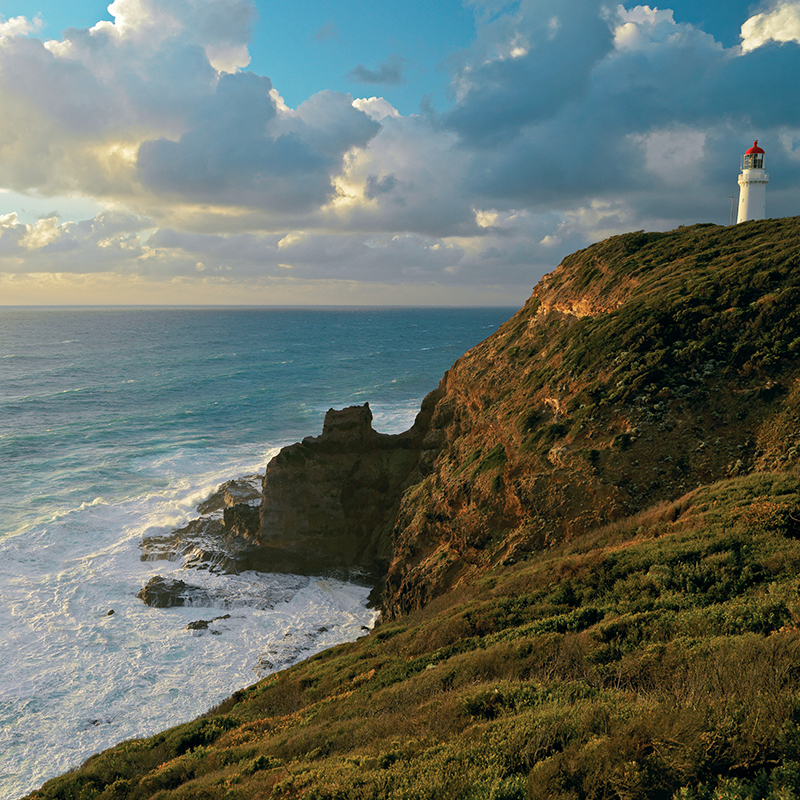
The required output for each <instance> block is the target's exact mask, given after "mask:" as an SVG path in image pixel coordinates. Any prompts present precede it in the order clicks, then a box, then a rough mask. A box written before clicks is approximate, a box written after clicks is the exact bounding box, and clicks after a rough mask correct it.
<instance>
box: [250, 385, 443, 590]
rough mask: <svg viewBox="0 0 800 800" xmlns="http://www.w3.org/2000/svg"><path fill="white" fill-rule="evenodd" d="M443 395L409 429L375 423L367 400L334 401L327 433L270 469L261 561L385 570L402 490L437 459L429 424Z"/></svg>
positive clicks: (307, 569)
mask: <svg viewBox="0 0 800 800" xmlns="http://www.w3.org/2000/svg"><path fill="white" fill-rule="evenodd" d="M436 396H438V395H434V396H432V397H431V399H430V400H428V401H427V402H426V403H424V404H423V408H422V411H421V412H420V414H419V416H418V418H417V421H416V423H415V424H414V426H413V427H412V428H411V429H410V430H408V431H406V432H405V433H401V434H396V435H389V434H382V433H377V432H376V431H374V430H373V429H372V412H371V411H370V408H369V404H367V403H365V404H364V405H363V406H351V407H349V408H345V409H343V410H341V411H335V410H334V409H330V410H329V411H328V413H327V414H326V415H325V422H324V425H323V429H322V434H321V435H320V436H317V437H307V438H305V439H304V440H303V441H302V442H301V443H297V444H293V445H290V446H288V447H284V448H283V449H282V450H281V451H280V453H279V454H278V455H277V456H275V458H273V459H272V461H271V462H270V463H269V465H268V466H267V471H266V474H265V476H264V487H263V494H262V499H261V525H260V530H259V533H258V537H257V538H258V551H259V555H258V560H259V563H260V565H261V567H262V568H263V569H270V570H274V571H286V572H297V573H300V574H313V573H315V572H328V571H330V570H332V569H333V570H337V569H339V570H342V569H347V570H349V569H353V568H355V569H357V570H362V571H363V572H365V573H367V574H368V575H370V576H376V575H379V574H382V573H383V572H385V569H386V567H387V565H388V563H389V560H390V558H391V535H390V534H391V530H392V526H393V524H394V519H395V515H396V511H397V504H398V502H399V500H400V497H401V494H402V492H403V490H404V489H405V488H406V487H407V486H408V485H410V484H411V483H413V482H416V481H419V480H420V479H421V478H422V477H423V475H424V473H425V471H426V469H427V468H428V467H427V465H429V464H430V463H431V461H432V453H431V452H430V448H431V446H432V445H431V442H430V441H428V440H427V439H425V431H426V428H427V423H428V420H429V418H430V410H431V407H432V405H433V403H434V402H435V398H436Z"/></svg>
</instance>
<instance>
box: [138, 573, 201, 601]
mask: <svg viewBox="0 0 800 800" xmlns="http://www.w3.org/2000/svg"><path fill="white" fill-rule="evenodd" d="M136 596H137V597H138V598H139V599H140V600H142V601H143V602H144V603H146V604H147V605H148V606H152V607H153V608H175V607H176V606H188V605H192V606H208V605H211V599H210V598H209V596H208V593H207V592H206V590H205V589H203V588H202V587H201V586H192V585H190V584H188V583H184V581H180V580H175V579H174V578H164V577H162V576H161V575H154V576H153V577H152V578H150V580H149V581H147V583H146V584H145V585H144V586H143V587H142V588H141V589H140V591H139V593H138V594H137V595H136Z"/></svg>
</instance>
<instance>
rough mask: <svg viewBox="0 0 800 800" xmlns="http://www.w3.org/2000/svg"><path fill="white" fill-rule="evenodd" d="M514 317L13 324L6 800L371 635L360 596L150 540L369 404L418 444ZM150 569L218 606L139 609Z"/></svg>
mask: <svg viewBox="0 0 800 800" xmlns="http://www.w3.org/2000/svg"><path fill="white" fill-rule="evenodd" d="M514 310H515V309H509V308H484V309H452V308H450V309H430V308H424V309H391V308H382V309H377V308H325V309H275V308H273V309H263V308H252V309H246V308H235V309H230V308H219V309H212V308H203V309H199V308H172V309H168V308H144V309H133V308H0V645H1V647H0V649H1V650H2V658H0V798H3V799H4V800H5V799H6V798H15V797H19V796H21V795H22V794H24V793H26V792H28V791H30V790H32V789H33V788H35V787H37V786H38V785H40V784H41V783H42V782H43V781H45V780H47V779H48V778H50V777H52V776H54V775H57V774H60V773H62V772H64V771H66V770H67V769H69V768H71V767H73V766H75V765H77V764H79V763H81V762H82V761H83V760H85V759H86V758H87V757H88V756H89V755H90V754H91V753H93V752H96V751H98V750H101V749H103V748H105V747H108V746H110V745H112V744H114V743H115V742H118V741H121V740H124V739H127V738H131V737H133V736H144V735H149V734H152V733H155V732H156V731H158V730H161V729H163V728H165V727H167V726H169V725H174V724H177V723H179V722H182V721H186V720H188V719H192V718H193V717H195V716H197V715H198V714H200V713H202V712H203V711H204V710H206V709H207V708H209V707H211V706H213V705H214V704H216V703H218V702H219V701H220V700H222V699H223V698H224V697H226V696H228V695H229V694H231V693H232V692H233V691H234V690H236V689H237V688H240V687H242V686H246V685H249V684H251V683H253V682H255V681H256V680H257V679H258V678H259V677H260V676H262V675H263V674H265V672H266V671H268V669H270V668H282V667H283V666H286V665H288V664H290V663H292V662H293V661H296V660H298V659H299V658H304V657H307V656H308V655H311V654H312V653H314V652H317V651H319V650H321V649H323V648H325V647H329V646H331V645H333V644H336V643H339V642H341V641H346V640H350V639H353V638H356V637H357V636H359V635H362V633H363V632H364V629H365V628H368V627H369V626H370V625H371V624H372V622H373V621H374V616H373V613H374V612H373V611H372V610H371V609H368V608H367V607H366V597H367V593H368V589H367V588H365V587H363V586H358V585H355V584H349V583H344V582H341V581H337V580H333V579H329V578H325V577H319V578H307V577H305V578H304V577H299V576H277V575H269V574H263V573H245V574H242V575H237V576H222V575H214V574H209V573H205V572H204V573H200V572H196V571H193V572H192V574H191V576H190V577H189V576H187V575H186V574H185V571H184V574H180V575H179V574H178V573H179V566H178V565H177V564H171V563H170V562H164V561H160V562H152V561H142V560H141V558H140V555H141V551H140V548H139V544H140V542H141V540H142V538H143V537H144V536H147V535H153V534H158V533H166V532H169V531H170V530H172V529H173V528H175V527H178V526H180V525H182V524H184V523H185V522H186V521H187V520H189V519H191V518H192V517H193V516H196V506H197V503H198V502H200V501H202V500H203V499H205V497H207V496H208V494H209V493H210V492H211V491H213V490H214V489H215V488H216V487H217V486H218V485H219V484H220V483H222V482H224V481H225V480H228V479H231V478H237V477H242V476H245V475H252V474H255V473H263V471H264V468H265V466H266V463H267V462H268V460H269V459H270V458H271V457H272V456H273V455H274V454H275V453H276V452H277V450H278V449H279V448H280V447H281V446H283V445H285V444H288V443H290V442H293V441H297V440H299V439H301V438H302V437H304V436H308V435H317V434H318V433H319V432H320V431H321V429H322V420H323V417H324V414H325V411H326V410H327V409H328V408H330V407H335V408H341V407H344V406H347V405H354V404H363V403H364V402H367V401H368V402H369V404H370V407H371V408H372V411H373V415H374V422H373V425H374V427H375V428H376V430H379V431H382V432H386V433H395V432H398V431H401V430H404V429H406V428H408V427H409V426H410V425H411V423H412V422H413V419H414V416H415V415H416V413H417V411H418V410H419V404H420V402H421V400H422V398H423V397H424V396H425V394H426V393H427V392H429V391H430V390H432V389H434V388H435V387H436V385H437V384H438V381H439V379H440V378H441V376H442V374H443V373H444V371H445V370H446V369H448V368H449V367H450V365H451V364H452V363H453V362H454V361H455V360H456V359H457V358H458V357H459V356H460V355H461V354H462V353H463V352H465V351H466V350H467V349H469V348H470V347H471V346H473V345H474V344H476V343H477V342H479V341H481V340H482V339H484V338H486V337H487V336H489V335H490V334H491V333H493V332H494V331H495V330H496V329H497V328H498V327H499V325H500V324H502V323H503V322H504V321H505V320H506V319H508V318H509V316H511V314H512V313H513V311H514ZM155 574H161V575H167V576H173V577H182V578H183V579H185V580H187V582H191V583H196V584H200V585H203V586H205V587H206V588H208V589H209V590H210V591H211V593H212V594H213V595H214V596H215V597H217V598H218V601H216V604H215V606H214V607H203V608H196V607H195V608H191V607H188V608H187V607H183V608H173V609H154V608H150V607H148V606H145V605H144V604H143V603H142V602H141V600H139V599H138V598H137V597H136V593H137V592H138V591H139V589H140V588H141V586H142V584H144V583H145V582H146V581H147V580H148V578H150V577H152V576H153V575H155ZM112 609H113V611H114V613H113V614H112V615H109V614H108V612H109V611H110V610H112ZM225 614H228V615H229V617H228V618H227V619H224V620H221V621H219V622H217V623H215V626H212V628H211V629H210V630H209V632H207V633H206V634H204V635H201V632H199V631H189V630H187V629H186V625H187V624H188V622H191V621H194V620H197V619H212V618H213V617H215V616H223V615H225ZM213 634H217V635H213Z"/></svg>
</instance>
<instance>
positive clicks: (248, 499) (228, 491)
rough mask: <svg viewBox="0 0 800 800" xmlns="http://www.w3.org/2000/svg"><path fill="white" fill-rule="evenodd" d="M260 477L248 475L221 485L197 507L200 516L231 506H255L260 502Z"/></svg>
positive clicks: (261, 477) (261, 478)
mask: <svg viewBox="0 0 800 800" xmlns="http://www.w3.org/2000/svg"><path fill="white" fill-rule="evenodd" d="M262 480H263V476H262V475H248V476H246V477H244V478H236V479H235V480H232V481H226V482H225V483H223V484H222V485H221V486H220V487H219V488H218V489H217V490H216V491H215V492H214V493H213V494H212V495H211V496H210V497H208V498H207V499H206V500H204V501H203V502H202V503H200V504H199V505H198V506H197V510H198V512H199V513H201V514H211V513H212V512H214V511H221V510H223V509H225V508H230V507H231V506H235V505H239V504H240V503H246V504H248V505H257V504H258V503H259V501H260V500H261V481H262Z"/></svg>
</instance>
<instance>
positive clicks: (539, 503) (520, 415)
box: [384, 218, 800, 618]
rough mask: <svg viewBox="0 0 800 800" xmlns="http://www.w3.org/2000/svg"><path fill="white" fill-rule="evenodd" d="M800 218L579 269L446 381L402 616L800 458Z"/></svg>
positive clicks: (582, 262) (410, 516)
mask: <svg viewBox="0 0 800 800" xmlns="http://www.w3.org/2000/svg"><path fill="white" fill-rule="evenodd" d="M798 245H800V220H798V219H797V218H792V219H783V220H775V221H769V222H761V223H748V224H743V225H738V226H736V227H733V228H722V227H718V226H713V225H697V226H693V227H691V228H681V229H678V230H676V231H671V232H668V233H641V232H640V233H631V234H626V235H624V236H618V237H613V238H612V239H609V240H607V241H604V242H600V243H599V244H596V245H593V246H592V247H589V248H587V249H586V250H583V251H580V252H577V253H575V254H573V255H572V256H569V257H568V258H567V259H565V260H564V262H563V263H562V264H561V265H560V266H559V268H558V269H557V270H556V271H555V272H553V273H551V274H550V275H547V276H545V278H544V279H543V280H542V281H541V282H540V283H539V285H538V286H537V287H536V288H535V289H534V291H533V294H532V296H531V298H530V299H529V300H528V302H527V303H526V304H525V306H524V308H522V309H521V310H520V311H519V312H518V313H517V314H516V315H515V316H514V317H513V318H512V319H511V320H509V321H508V322H507V323H506V324H505V325H504V326H503V327H502V328H501V329H500V330H499V331H498V332H497V333H496V334H494V335H493V336H491V337H490V338H489V339H487V340H486V341H484V342H482V343H481V344H479V345H478V346H477V347H475V348H473V349H472V350H470V351H469V352H468V353H467V354H466V355H464V356H463V357H462V358H460V359H459V360H458V361H457V362H456V363H455V364H454V365H453V367H452V369H451V370H449V371H448V373H447V374H446V375H445V377H444V379H443V381H442V384H441V386H440V390H441V393H440V397H439V398H438V400H437V401H436V403H435V407H434V409H433V413H432V416H431V422H430V427H429V430H428V433H427V436H428V438H429V440H431V441H436V442H438V443H439V446H440V448H441V449H440V451H439V454H438V455H437V457H436V459H435V461H434V463H433V466H432V471H431V473H430V475H428V476H427V477H425V478H424V479H423V480H422V481H420V482H419V483H417V484H416V485H414V486H413V487H411V488H410V489H409V490H407V491H406V493H405V495H404V496H403V499H402V502H401V504H400V508H399V512H398V517H397V522H396V524H395V526H394V530H393V553H394V558H393V561H392V563H391V566H390V569H389V574H388V581H387V587H386V597H385V601H384V609H385V610H384V614H385V617H386V618H391V617H395V616H398V615H400V614H403V613H406V612H408V611H411V610H413V609H417V608H420V607H422V606H423V605H424V604H425V603H426V602H428V601H429V600H430V599H431V598H433V597H435V596H437V595H439V594H441V593H442V592H444V591H446V590H449V589H450V588H453V587H458V586H459V585H462V584H465V583H468V582H470V581H472V580H474V579H475V578H476V577H477V576H479V575H483V574H486V573H488V572H490V571H491V570H492V569H494V568H495V567H497V566H500V565H503V564H506V565H508V564H511V563H514V562H515V561H518V560H520V559H524V558H526V557H528V556H529V555H530V554H531V553H533V552H537V551H541V550H542V549H544V548H548V547H551V546H552V545H553V544H555V543H558V542H563V541H569V540H573V539H575V538H576V537H579V536H581V535H583V534H585V533H586V532H588V531H591V530H593V529H596V528H597V527H598V526H600V525H603V524H607V523H609V522H611V521H614V520H617V519H620V518H622V517H625V516H628V515H631V514H634V513H636V512H638V511H641V510H643V509H645V508H647V507H649V506H652V505H653V504H655V503H658V502H662V501H668V500H673V499H675V498H677V497H680V496H681V495H683V494H685V493H686V492H688V491H690V490H692V489H694V488H696V487H698V486H701V485H703V484H707V483H711V482H714V481H716V480H719V479H722V478H725V477H731V476H735V475H742V474H746V473H750V472H759V471H768V470H772V469H776V468H778V467H782V468H783V467H789V466H791V467H794V466H795V465H797V461H798V456H800V431H798V414H799V411H800V410H799V409H798V399H799V398H800V384H798V375H800V372H799V371H798V370H799V368H800V361H799V360H798V355H799V354H800V314H799V313H798V301H800V269H799V268H798V265H799V264H800V254H799V251H798Z"/></svg>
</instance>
